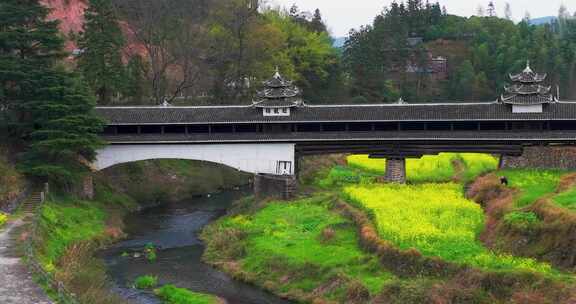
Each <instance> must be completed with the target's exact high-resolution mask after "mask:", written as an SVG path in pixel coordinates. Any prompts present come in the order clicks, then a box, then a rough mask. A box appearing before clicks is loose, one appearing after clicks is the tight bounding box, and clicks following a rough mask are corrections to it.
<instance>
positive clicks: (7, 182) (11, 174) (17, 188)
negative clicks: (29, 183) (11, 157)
mask: <svg viewBox="0 0 576 304" xmlns="http://www.w3.org/2000/svg"><path fill="white" fill-rule="evenodd" d="M5 155H8V152H6V151H4V150H3V149H2V148H1V147H0V172H2V174H0V207H2V206H3V205H4V204H6V203H9V202H10V201H12V200H13V199H15V198H17V197H18V196H19V195H20V194H21V192H22V191H24V177H23V176H22V174H20V173H19V172H18V171H17V170H16V168H14V166H13V165H12V164H11V163H10V162H9V161H8V160H7V159H6V157H5Z"/></svg>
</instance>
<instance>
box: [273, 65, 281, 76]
mask: <svg viewBox="0 0 576 304" xmlns="http://www.w3.org/2000/svg"><path fill="white" fill-rule="evenodd" d="M281 77H282V76H280V68H279V67H278V66H276V73H274V78H281Z"/></svg>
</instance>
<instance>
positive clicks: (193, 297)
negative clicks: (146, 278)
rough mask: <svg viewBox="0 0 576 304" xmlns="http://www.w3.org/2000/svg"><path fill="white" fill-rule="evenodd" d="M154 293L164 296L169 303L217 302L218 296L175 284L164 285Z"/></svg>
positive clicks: (199, 303) (214, 303) (200, 303)
mask: <svg viewBox="0 0 576 304" xmlns="http://www.w3.org/2000/svg"><path fill="white" fill-rule="evenodd" d="M154 293H155V294H156V295H157V296H158V297H160V298H162V299H163V300H164V301H165V302H166V303H167V304H216V303H218V300H217V298H216V297H214V296H211V295H206V294H201V293H197V292H192V291H190V290H188V289H184V288H177V287H175V286H174V285H164V286H162V287H161V288H158V289H156V290H154Z"/></svg>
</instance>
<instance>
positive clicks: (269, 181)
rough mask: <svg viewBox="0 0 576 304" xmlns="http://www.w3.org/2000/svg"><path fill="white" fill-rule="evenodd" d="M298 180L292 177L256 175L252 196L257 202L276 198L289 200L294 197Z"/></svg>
mask: <svg viewBox="0 0 576 304" xmlns="http://www.w3.org/2000/svg"><path fill="white" fill-rule="evenodd" d="M297 185H298V180H297V178H296V176H294V175H286V176H277V175H268V174H256V175H255V177H254V196H255V197H256V199H258V200H262V199H266V198H276V199H282V200H289V199H291V198H293V197H294V196H295V195H296V190H297Z"/></svg>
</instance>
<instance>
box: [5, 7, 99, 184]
mask: <svg viewBox="0 0 576 304" xmlns="http://www.w3.org/2000/svg"><path fill="white" fill-rule="evenodd" d="M47 15H48V10H47V9H46V8H44V7H43V6H42V5H40V3H39V2H38V0H26V1H22V0H0V92H2V94H0V95H1V101H2V105H3V111H4V112H5V113H6V116H7V117H9V118H10V119H11V125H12V127H11V130H16V132H14V131H13V132H12V133H11V136H12V138H17V139H20V140H22V141H24V143H25V144H27V146H28V148H27V150H26V152H25V153H24V154H23V158H22V161H21V162H20V165H21V168H22V169H23V171H24V172H25V173H27V174H28V175H29V176H30V177H35V178H44V179H48V180H50V181H54V182H56V183H57V184H59V185H63V184H71V183H73V182H74V181H75V180H76V179H75V178H74V176H75V175H78V174H81V173H82V171H83V170H85V169H86V165H85V163H86V161H91V160H93V159H94V156H95V149H96V148H97V147H98V146H99V145H100V141H99V140H98V139H97V135H96V134H97V133H98V132H99V131H100V130H101V127H102V123H101V121H100V120H99V119H97V118H96V117H95V116H94V115H93V113H92V108H93V106H94V102H93V97H92V96H91V95H90V93H89V92H88V90H87V89H86V86H85V85H84V84H83V83H82V82H81V81H80V80H79V78H77V77H75V76H74V75H72V74H71V73H69V72H66V71H64V70H63V69H62V68H58V67H57V64H58V61H59V59H61V58H63V54H64V53H63V40H62V39H61V38H60V35H59V33H58V23H57V22H49V21H46V17H47Z"/></svg>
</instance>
